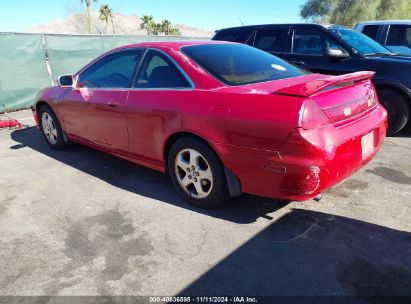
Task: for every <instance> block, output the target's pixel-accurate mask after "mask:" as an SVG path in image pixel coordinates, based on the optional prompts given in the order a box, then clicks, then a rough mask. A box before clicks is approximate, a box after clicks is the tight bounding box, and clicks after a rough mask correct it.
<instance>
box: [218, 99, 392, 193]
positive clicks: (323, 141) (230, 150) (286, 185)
mask: <svg viewBox="0 0 411 304" xmlns="http://www.w3.org/2000/svg"><path fill="white" fill-rule="evenodd" d="M386 129H387V118H386V111H385V110H384V109H383V108H382V107H381V106H380V105H378V106H377V107H376V108H375V109H374V110H372V111H371V112H369V113H367V114H366V115H364V116H363V117H361V118H360V119H357V120H355V122H353V123H351V124H346V125H343V126H340V127H334V126H328V127H324V128H321V129H315V130H303V129H301V128H297V129H295V130H294V132H293V133H292V134H291V136H290V137H289V139H288V141H287V143H285V144H284V146H283V147H282V148H280V149H278V151H267V150H261V149H253V148H245V147H237V146H231V145H224V144H219V145H216V146H217V150H218V151H217V152H218V153H219V155H220V157H221V158H222V161H223V163H224V165H225V166H226V167H227V168H228V169H229V170H231V171H232V172H233V173H234V174H235V175H236V176H237V178H238V179H239V180H240V183H241V189H242V191H243V192H245V193H251V194H256V195H261V196H266V197H271V198H278V199H284V200H298V201H301V200H307V199H310V198H313V197H315V196H317V195H318V194H319V193H321V192H324V191H325V190H327V189H329V188H331V187H333V186H335V185H336V184H338V183H340V182H342V181H343V180H345V179H346V178H348V177H349V176H351V175H352V174H353V173H355V172H356V171H357V170H358V169H360V168H361V167H363V166H365V165H366V164H367V163H368V162H369V161H370V160H371V159H372V158H373V157H374V156H375V154H376V153H377V152H378V150H379V149H380V148H381V146H382V144H383V141H384V138H385V134H386ZM371 138H372V140H371ZM370 140H371V143H370ZM366 152H367V153H366Z"/></svg>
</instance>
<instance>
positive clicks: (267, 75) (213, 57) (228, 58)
mask: <svg viewBox="0 0 411 304" xmlns="http://www.w3.org/2000/svg"><path fill="white" fill-rule="evenodd" d="M182 50H183V52H184V53H185V54H186V55H187V56H189V57H190V58H191V59H193V60H194V61H195V62H197V63H198V64H199V65H200V66H201V67H202V68H203V69H205V70H206V71H208V72H209V73H210V74H211V75H213V76H214V77H216V78H217V79H219V80H220V81H222V82H223V83H225V84H228V85H243V84H249V83H256V82H264V81H270V80H277V79H283V78H290V77H295V76H300V75H304V74H306V73H307V72H305V71H302V70H300V69H299V68H297V67H295V66H293V65H291V64H289V63H287V62H285V61H284V60H281V59H280V58H278V57H276V56H273V55H271V54H268V53H266V52H264V51H261V50H258V49H256V48H253V47H250V46H247V45H243V44H206V45H194V46H186V47H183V48H182Z"/></svg>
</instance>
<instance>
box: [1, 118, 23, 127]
mask: <svg viewBox="0 0 411 304" xmlns="http://www.w3.org/2000/svg"><path fill="white" fill-rule="evenodd" d="M17 126H20V123H19V121H18V120H16V119H6V120H0V129H1V128H14V127H17Z"/></svg>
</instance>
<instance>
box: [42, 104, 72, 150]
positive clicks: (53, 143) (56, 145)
mask: <svg viewBox="0 0 411 304" xmlns="http://www.w3.org/2000/svg"><path fill="white" fill-rule="evenodd" d="M39 121H40V127H41V132H42V133H43V136H44V138H45V139H46V141H47V143H48V144H49V145H50V147H52V148H53V149H56V150H62V149H64V148H66V147H67V143H66V142H65V140H64V133H63V132H64V131H63V129H62V128H61V126H60V123H59V121H58V119H57V116H56V115H55V114H54V112H53V110H52V109H51V108H50V106H49V105H42V106H41V107H40V110H39Z"/></svg>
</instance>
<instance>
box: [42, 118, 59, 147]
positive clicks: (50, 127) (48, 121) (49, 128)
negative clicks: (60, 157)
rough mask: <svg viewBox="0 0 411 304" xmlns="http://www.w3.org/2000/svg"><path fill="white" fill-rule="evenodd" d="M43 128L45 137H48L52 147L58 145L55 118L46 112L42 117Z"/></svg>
mask: <svg viewBox="0 0 411 304" xmlns="http://www.w3.org/2000/svg"><path fill="white" fill-rule="evenodd" d="M41 126H42V128H43V132H44V135H45V136H46V138H47V140H48V141H49V143H51V144H52V145H54V144H56V143H57V128H56V124H55V123H54V121H53V118H52V117H51V116H50V114H49V113H47V112H44V113H43V115H42V116H41Z"/></svg>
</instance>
